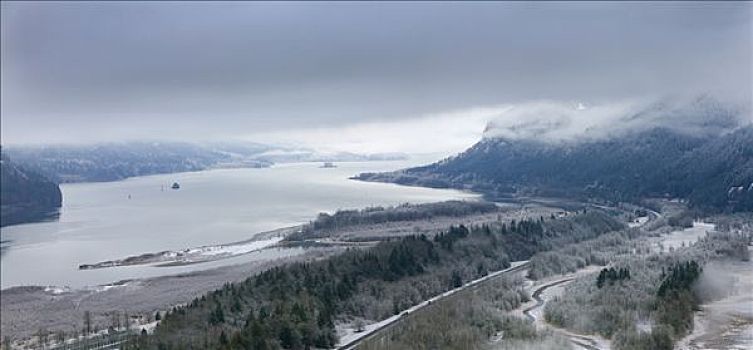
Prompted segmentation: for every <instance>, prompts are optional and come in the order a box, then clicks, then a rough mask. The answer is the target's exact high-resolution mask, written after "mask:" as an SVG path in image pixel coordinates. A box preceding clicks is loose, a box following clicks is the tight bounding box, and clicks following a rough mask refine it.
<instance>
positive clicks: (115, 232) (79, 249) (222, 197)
mask: <svg viewBox="0 0 753 350" xmlns="http://www.w3.org/2000/svg"><path fill="white" fill-rule="evenodd" d="M416 163H423V160H422V161H416V160H413V161H390V162H353V163H340V164H337V165H338V167H337V168H327V169H325V168H320V167H319V164H313V163H300V164H284V165H278V166H274V167H272V168H265V169H220V170H208V171H201V172H193V173H179V174H167V175H154V176H144V177H137V178H131V179H126V180H124V181H117V182H107V183H81V184H64V185H62V186H61V189H62V191H63V198H64V202H63V207H62V209H61V213H60V219H59V220H58V221H55V222H44V223H34V224H25V225H16V226H10V227H4V228H3V229H2V233H1V234H0V235H1V236H2V241H3V243H2V246H3V249H2V258H0V259H1V260H0V268H1V269H2V271H1V272H2V274H1V275H0V281H1V282H2V288H3V289H4V288H8V287H12V286H18V285H42V286H48V285H52V286H70V287H74V288H76V287H82V286H87V285H98V284H105V283H110V282H115V281H119V280H122V279H129V278H137V277H151V276H159V275H168V274H175V273H181V272H187V271H192V270H201V269H207V268H210V267H217V266H221V265H226V264H235V263H239V262H243V261H248V260H255V259H269V258H272V257H275V256H279V255H281V254H294V253H296V251H295V250H292V251H291V250H273V251H269V252H265V253H261V254H259V253H256V254H248V255H245V256H241V257H236V258H232V259H226V260H221V261H215V262H211V263H205V264H196V265H190V266H182V267H169V268H168V267H154V266H132V267H118V268H110V269H101V270H88V271H80V270H78V265H80V264H83V263H95V262H99V261H104V260H112V259H118V258H124V257H127V256H131V255H137V254H142V253H147V252H157V251H161V250H177V249H184V248H190V247H197V246H202V245H214V244H219V243H229V242H234V241H239V240H245V239H248V238H251V237H253V236H254V235H255V234H256V233H260V232H264V231H269V230H273V229H276V228H280V227H286V226H292V225H296V224H301V223H305V222H307V221H309V220H310V219H312V218H313V217H315V215H316V214H317V213H319V212H322V211H327V212H331V211H334V210H337V209H340V208H343V209H344V208H362V207H366V206H370V205H394V204H400V203H405V202H411V203H424V202H434V201H441V200H448V199H468V198H475V197H476V196H475V195H473V194H469V193H463V192H459V191H454V190H438V189H428V188H417V187H405V186H397V185H393V184H379V183H366V182H360V181H353V180H348V177H350V176H352V175H354V174H357V173H359V172H367V171H387V170H394V169H399V168H403V167H406V166H411V165H414V164H416ZM174 181H177V182H179V183H180V185H181V189H180V190H171V189H170V188H169V187H170V185H171V184H172V183H173V182H174ZM129 196H130V198H129Z"/></svg>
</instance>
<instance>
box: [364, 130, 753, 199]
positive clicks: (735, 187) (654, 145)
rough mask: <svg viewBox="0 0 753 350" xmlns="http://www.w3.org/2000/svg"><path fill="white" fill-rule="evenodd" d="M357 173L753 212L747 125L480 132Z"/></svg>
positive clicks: (752, 135) (508, 192)
mask: <svg viewBox="0 0 753 350" xmlns="http://www.w3.org/2000/svg"><path fill="white" fill-rule="evenodd" d="M711 119H713V118H711ZM703 122H704V123H705V125H708V126H709V127H708V128H706V130H710V129H711V126H713V125H712V124H713V123H710V122H709V120H708V118H707V119H704V121H703ZM725 123H727V124H725V125H728V119H726V118H725ZM356 178H357V179H360V180H366V181H381V182H394V183H399V184H404V185H416V186H427V187H440V188H441V187H449V188H464V189H472V190H474V191H478V192H482V193H485V194H486V195H487V196H489V197H509V196H521V195H522V196H528V195H538V196H560V197H582V198H600V199H606V200H612V201H635V200H639V199H640V198H644V197H671V198H683V199H687V200H688V201H689V202H690V204H691V205H692V206H695V207H702V208H712V209H716V210H726V211H741V210H753V126H750V125H748V126H745V127H738V128H736V129H732V130H726V131H722V132H718V133H717V132H713V133H708V132H706V133H690V132H687V130H677V129H672V128H667V127H664V126H660V127H654V128H649V129H640V130H634V131H630V132H624V133H620V134H616V135H614V136H611V137H606V138H595V139H588V140H585V141H558V142H547V141H539V140H531V139H513V138H505V137H487V138H484V139H483V140H481V141H480V142H478V143H477V144H475V145H474V146H472V147H471V148H469V149H468V150H466V151H465V152H463V153H461V154H459V155H457V156H455V157H451V158H448V159H445V160H442V161H440V162H437V163H434V164H430V165H427V166H422V167H416V168H410V169H405V170H400V171H397V172H392V173H366V174H360V175H359V176H357V177H356Z"/></svg>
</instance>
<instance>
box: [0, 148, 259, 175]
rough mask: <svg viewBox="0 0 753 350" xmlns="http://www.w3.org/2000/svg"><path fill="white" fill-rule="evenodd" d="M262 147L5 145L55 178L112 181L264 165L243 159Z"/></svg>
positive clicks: (21, 159)
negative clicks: (230, 166)
mask: <svg viewBox="0 0 753 350" xmlns="http://www.w3.org/2000/svg"><path fill="white" fill-rule="evenodd" d="M226 149H227V150H226ZM265 150H267V148H266V147H265V146H261V145H252V146H246V147H240V146H238V147H234V148H229V147H224V148H218V147H206V146H199V145H194V144H189V143H178V142H175V143H148V142H131V143H111V144H99V145H82V146H74V145H70V146H47V147H9V148H7V149H6V151H7V152H8V153H9V154H10V155H11V157H13V159H14V160H15V161H16V162H17V163H18V164H21V165H22V166H24V167H25V168H27V169H34V170H35V171H37V172H39V173H42V174H44V175H45V176H47V177H49V178H50V179H52V180H54V181H57V182H92V181H114V180H121V179H124V178H127V177H133V176H142V175H152V174H165V173H176V172H185V171H198V170H204V169H207V168H210V167H214V166H220V165H223V164H226V165H229V164H233V163H235V164H236V166H247V167H256V166H266V165H269V164H270V163H268V162H265V161H256V160H250V159H248V157H250V155H253V154H257V153H261V152H263V151H265Z"/></svg>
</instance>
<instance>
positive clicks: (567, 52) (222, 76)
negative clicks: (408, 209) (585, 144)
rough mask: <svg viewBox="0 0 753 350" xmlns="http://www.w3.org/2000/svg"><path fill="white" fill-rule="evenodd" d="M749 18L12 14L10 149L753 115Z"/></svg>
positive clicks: (319, 141)
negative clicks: (653, 115)
mask: <svg viewBox="0 0 753 350" xmlns="http://www.w3.org/2000/svg"><path fill="white" fill-rule="evenodd" d="M752 17H753V6H752V5H751V3H747V2H732V3H719V2H716V3H703V2H689V3H682V2H669V3H619V4H617V3H594V2H578V3H554V2H546V3H525V2H510V3H490V2H480V3H430V2H419V3H405V2H399V3H344V2H337V3H323V2H317V3H282V2H275V3H256V2H254V3H247V2H231V3H199V2H186V3H178V2H168V3H151V2H122V3H111V2H107V3H105V2H102V3H96V2H83V3H72V2H40V3H32V2H2V21H1V23H2V75H1V77H2V78H1V79H2V101H1V102H2V107H1V108H2V138H3V140H2V142H3V143H4V144H17V143H58V142H98V141H113V140H130V139H170V140H192V139H195V140H207V139H248V140H258V141H264V142H284V143H295V142H298V143H302V144H306V145H321V146H322V147H323V148H329V149H349V150H351V151H364V150H367V151H373V152H376V151H401V150H402V151H407V152H414V151H415V152H427V151H433V150H439V151H446V150H450V149H451V150H456V149H462V148H463V147H465V146H467V145H468V144H469V143H472V142H473V141H475V140H476V139H478V138H479V137H480V136H481V134H482V132H483V128H484V125H485V123H486V120H488V119H489V118H492V117H493V116H494V114H495V113H498V112H500V111H503V110H505V108H507V107H508V106H509V105H511V104H516V103H520V102H524V101H532V100H542V99H546V100H561V101H583V102H586V103H604V102H608V101H617V100H624V99H635V98H646V97H655V96H663V95H667V94H693V93H696V92H710V93H713V94H716V95H720V96H724V97H725V98H731V99H735V100H738V101H742V102H743V103H748V104H749V103H750V96H751V93H752V88H751V80H753V71H752V68H751V62H753V61H752V55H753V48H752V45H753V44H752V43H751V42H752V35H753V21H752V20H751V18H752ZM353 148H356V149H353Z"/></svg>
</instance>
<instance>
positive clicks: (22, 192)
mask: <svg viewBox="0 0 753 350" xmlns="http://www.w3.org/2000/svg"><path fill="white" fill-rule="evenodd" d="M1 157H2V158H1V159H0V177H1V183H0V208H1V209H2V210H0V212H2V215H1V216H0V226H7V225H13V224H19V223H24V222H31V221H38V220H42V219H46V218H54V217H55V216H56V215H57V209H58V208H60V205H61V204H62V199H63V198H62V194H61V193H60V188H59V187H58V185H57V184H55V183H53V182H51V181H50V180H48V179H46V178H45V177H43V176H42V175H40V174H38V173H35V172H33V171H28V170H26V169H23V168H21V167H19V166H18V165H17V164H14V163H13V162H11V161H10V159H8V157H7V156H6V155H5V154H2V156H1Z"/></svg>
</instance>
